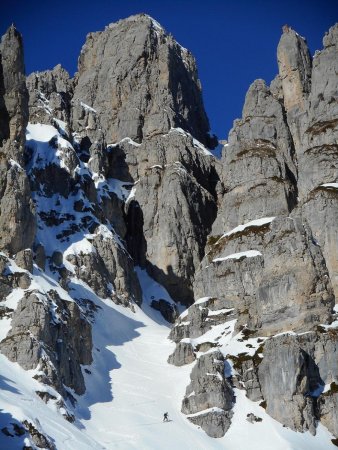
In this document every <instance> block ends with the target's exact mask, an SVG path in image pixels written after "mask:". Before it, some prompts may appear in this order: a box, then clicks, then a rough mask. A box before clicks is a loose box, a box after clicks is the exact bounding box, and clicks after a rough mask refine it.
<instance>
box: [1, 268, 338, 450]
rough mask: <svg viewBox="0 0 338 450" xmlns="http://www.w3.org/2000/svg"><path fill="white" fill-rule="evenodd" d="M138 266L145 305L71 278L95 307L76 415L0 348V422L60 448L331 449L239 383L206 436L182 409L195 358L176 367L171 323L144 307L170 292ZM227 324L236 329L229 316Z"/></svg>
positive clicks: (12, 443)
mask: <svg viewBox="0 0 338 450" xmlns="http://www.w3.org/2000/svg"><path fill="white" fill-rule="evenodd" d="M137 272H138V275H139V278H140V282H141V285H142V287H143V291H144V304H143V307H142V309H140V308H138V307H137V306H135V312H132V311H131V310H130V309H126V308H124V307H122V306H117V305H115V304H114V303H113V302H112V301H110V300H104V299H100V298H98V297H97V296H96V295H95V294H94V293H93V292H92V291H91V290H90V288H89V287H88V286H87V285H86V284H85V283H83V282H81V281H79V280H77V279H75V278H74V279H73V282H72V286H71V288H72V290H71V292H72V296H73V297H74V298H75V299H76V298H77V297H80V296H82V295H84V294H85V295H86V296H87V298H90V299H91V300H92V301H94V302H95V304H96V305H97V307H98V311H97V313H96V317H95V320H94V323H93V357H94V361H93V363H92V365H91V366H88V367H85V368H84V372H83V373H84V375H85V380H86V386H87V391H86V393H85V394H84V395H83V396H82V397H79V396H77V397H76V398H77V406H76V408H75V411H74V413H75V415H76V417H77V420H76V422H75V423H74V424H71V423H69V422H67V421H66V420H65V419H64V418H63V417H62V415H61V414H60V412H59V411H58V410H57V408H56V406H55V402H48V404H45V403H44V402H43V401H42V400H41V399H40V398H39V397H38V396H37V395H36V394H35V391H37V390H40V391H41V390H44V391H46V390H48V391H49V392H50V393H52V394H54V395H55V396H58V394H57V393H56V392H55V391H54V390H53V389H52V388H50V387H47V386H44V385H42V384H40V383H39V382H38V381H36V380H34V379H33V378H32V376H33V375H34V372H35V371H24V370H23V369H21V368H20V367H19V366H18V364H16V363H11V362H9V361H8V360H7V359H6V358H5V357H4V356H2V355H0V387H1V391H0V429H1V428H3V427H4V426H8V424H9V423H16V421H22V420H24V419H25V418H28V419H30V420H31V421H33V422H34V423H35V424H36V423H37V424H39V425H40V428H41V430H43V431H44V432H45V433H46V434H47V435H49V437H51V438H52V440H53V441H54V444H55V446H56V448H57V449H59V450H79V449H81V450H82V449H84V450H87V449H121V450H122V449H123V450H130V449H138V450H139V449H159V448H161V449H163V450H169V449H170V450H171V449H174V448H175V449H182V450H183V449H184V450H187V449H188V450H190V449H191V450H205V449H226V450H234V449H236V450H237V449H243V450H245V449H248V448H250V449H251V450H288V449H289V450H291V449H292V450H324V449H325V450H326V449H329V448H332V449H334V448H335V447H334V446H333V444H332V443H331V436H330V434H329V433H328V432H327V430H326V429H325V428H323V427H322V426H319V428H318V432H317V435H316V436H315V437H313V436H311V435H310V434H309V433H304V434H302V433H295V432H293V431H291V430H288V429H287V428H284V427H283V426H282V425H281V424H279V423H278V422H276V421H275V420H273V419H272V418H271V417H269V416H268V415H267V414H266V413H265V410H264V409H263V408H262V407H260V406H259V404H258V403H254V402H252V401H250V400H248V399H247V398H246V397H245V392H244V391H240V390H235V392H236V403H235V405H234V411H235V414H234V418H233V423H232V426H231V428H230V430H229V431H228V432H227V433H226V435H225V436H224V437H223V438H221V439H212V438H209V437H208V436H207V435H206V434H205V433H204V432H203V431H201V430H200V429H199V428H197V427H196V426H194V425H192V424H191V423H190V422H189V421H188V419H187V418H186V417H185V416H184V415H183V414H181V412H180V408H181V401H182V398H183V395H184V392H185V387H186V386H187V384H188V383H189V373H190V371H191V368H192V364H191V365H187V366H184V367H175V366H171V365H169V364H168V363H167V358H168V355H169V354H170V353H171V352H172V351H173V349H174V344H173V343H172V342H170V341H169V340H168V339H167V336H168V333H169V327H168V325H167V324H166V323H165V322H164V320H163V319H162V317H161V315H160V314H159V313H158V312H157V311H154V310H152V309H151V308H150V307H149V303H150V301H151V297H155V298H159V297H162V298H163V297H164V298H166V299H167V300H169V301H170V297H169V295H168V294H167V292H166V291H165V290H164V289H163V287H161V286H160V285H158V284H157V283H156V282H155V281H153V280H152V279H151V278H150V277H149V276H148V275H146V273H145V272H143V271H141V270H138V271H137ZM39 277H40V278H41V273H40V271H39V270H38V269H37V268H35V275H34V283H35V282H38V281H41V280H39ZM49 282H50V283H51V282H52V280H48V278H46V279H45V280H44V283H45V288H47V287H48V286H47V284H48V283H49ZM60 289H61V288H60ZM228 325H229V326H230V328H231V329H233V325H234V324H233V323H230V322H229V323H228ZM218 327H219V326H218ZM215 328H217V327H215ZM218 333H219V330H217V329H214V330H210V331H209V332H208V336H204V337H205V339H206V340H209V341H210V340H211V339H212V338H213V335H214V336H216V335H217V334H218ZM239 337H240V336H237V337H233V338H231V334H228V335H226V337H225V338H224V340H223V341H222V342H220V345H221V350H222V351H223V352H224V353H227V352H229V351H231V352H232V353H236V352H240V351H242V350H243V349H242V348H241V346H242V345H244V344H243V343H241V342H239V341H237V338H239ZM201 340H203V336H202V337H200V338H199V341H201ZM250 342H251V341H250ZM253 344H254V343H253ZM164 412H168V413H169V418H170V422H169V423H163V422H162V417H163V413H164ZM249 413H254V414H255V415H256V416H258V417H260V418H262V419H263V420H262V422H257V423H254V424H251V423H249V422H248V421H247V420H246V417H247V414H249ZM25 439H26V441H25ZM24 442H25V443H26V444H27V445H28V440H27V437H26V438H22V437H13V438H12V437H6V436H5V435H3V434H2V433H1V434H0V448H1V449H3V450H12V449H20V450H21V449H22V446H23V443H24ZM30 445H31V444H30ZM33 448H34V447H33Z"/></svg>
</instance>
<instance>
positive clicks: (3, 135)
mask: <svg viewBox="0 0 338 450" xmlns="http://www.w3.org/2000/svg"><path fill="white" fill-rule="evenodd" d="M0 54H1V69H0V96H2V99H1V101H0V113H1V118H2V120H1V126H0V144H1V142H2V144H3V141H4V140H8V141H9V142H12V143H15V141H16V143H17V145H15V144H12V145H11V144H9V145H8V146H7V151H6V153H7V154H8V156H9V157H12V158H13V159H15V160H16V161H18V162H20V163H21V162H22V153H23V147H22V146H23V145H24V141H25V128H26V125H27V121H28V92H27V89H26V85H25V65H24V57H23V43H22V37H21V35H20V34H19V33H18V31H17V30H16V29H15V27H14V25H12V26H10V27H9V28H8V30H7V32H6V33H5V34H4V36H3V37H2V39H1V44H0ZM20 156H21V158H20Z"/></svg>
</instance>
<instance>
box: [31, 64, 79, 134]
mask: <svg viewBox="0 0 338 450" xmlns="http://www.w3.org/2000/svg"><path fill="white" fill-rule="evenodd" d="M26 85H27V89H28V92H29V122H31V123H46V124H51V125H56V126H58V120H61V121H63V122H66V123H67V124H69V122H70V107H71V105H70V100H71V97H72V93H73V83H72V80H71V79H70V77H69V74H68V72H67V71H66V70H65V69H63V67H61V65H60V64H58V65H57V66H55V67H54V69H53V70H46V71H45V72H39V73H38V72H36V73H32V74H30V75H29V76H28V77H27V81H26Z"/></svg>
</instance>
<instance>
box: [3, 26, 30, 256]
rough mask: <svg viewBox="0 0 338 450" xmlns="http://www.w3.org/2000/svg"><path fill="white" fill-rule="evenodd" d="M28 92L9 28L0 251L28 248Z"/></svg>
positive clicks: (16, 38)
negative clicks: (25, 157) (26, 145)
mask: <svg viewBox="0 0 338 450" xmlns="http://www.w3.org/2000/svg"><path fill="white" fill-rule="evenodd" d="M27 120H28V92H27V89H26V85H25V67H24V57H23V44H22V37H21V35H20V34H19V33H18V31H17V30H16V29H15V28H14V26H11V27H10V28H9V29H8V30H7V32H6V34H5V35H4V36H3V37H2V39H1V44H0V249H1V250H5V251H8V252H9V253H11V254H14V253H16V252H18V251H20V250H23V249H25V248H29V247H31V245H32V243H33V240H34V235H35V218H34V206H33V202H32V200H31V197H30V189H29V183H28V179H27V176H26V172H25V171H24V169H23V168H22V166H23V152H24V144H25V129H26V125H27Z"/></svg>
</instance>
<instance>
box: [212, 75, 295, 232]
mask: <svg viewBox="0 0 338 450" xmlns="http://www.w3.org/2000/svg"><path fill="white" fill-rule="evenodd" d="M293 152H294V148H293V141H292V137H291V134H290V131H289V129H288V126H287V123H286V120H285V113H284V110H283V107H282V105H281V104H280V102H279V101H278V100H276V99H275V98H274V96H273V94H272V93H271V91H270V90H269V88H268V87H267V86H266V84H265V82H264V81H263V80H256V81H255V82H254V83H253V84H252V85H251V86H250V89H249V91H248V93H247V95H246V98H245V104H244V108H243V117H242V119H241V120H236V121H235V122H234V128H233V129H232V130H231V132H230V135H229V142H228V144H227V145H226V146H225V147H224V149H223V156H222V163H223V167H224V170H223V179H224V185H225V195H224V197H223V200H222V203H221V205H220V209H219V212H218V215H217V219H216V221H215V223H214V224H213V229H212V235H214V236H217V235H220V234H223V233H224V232H226V231H229V230H231V229H232V228H234V227H235V226H237V225H238V224H240V223H245V222H249V221H250V220H253V219H259V218H261V217H270V216H276V215H282V214H288V213H289V212H290V211H291V210H292V209H293V208H294V206H295V204H296V201H297V200H296V197H297V186H296V176H297V172H296V167H295V164H294V161H293Z"/></svg>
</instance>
